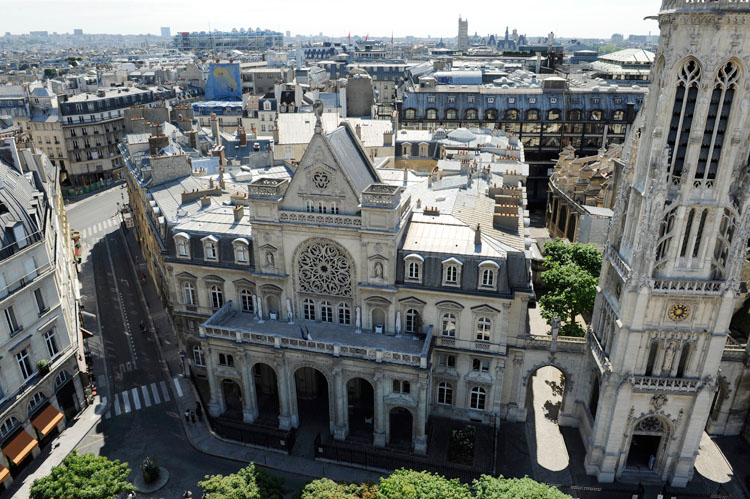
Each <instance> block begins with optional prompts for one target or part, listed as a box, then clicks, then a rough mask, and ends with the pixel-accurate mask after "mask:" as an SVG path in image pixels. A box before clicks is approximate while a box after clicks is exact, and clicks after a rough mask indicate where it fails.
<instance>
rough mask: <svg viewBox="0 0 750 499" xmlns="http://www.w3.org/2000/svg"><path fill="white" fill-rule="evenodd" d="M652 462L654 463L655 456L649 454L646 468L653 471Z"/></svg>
mask: <svg viewBox="0 0 750 499" xmlns="http://www.w3.org/2000/svg"><path fill="white" fill-rule="evenodd" d="M654 464H656V456H654V455H653V454H651V455H650V456H649V458H648V469H649V470H651V471H654Z"/></svg>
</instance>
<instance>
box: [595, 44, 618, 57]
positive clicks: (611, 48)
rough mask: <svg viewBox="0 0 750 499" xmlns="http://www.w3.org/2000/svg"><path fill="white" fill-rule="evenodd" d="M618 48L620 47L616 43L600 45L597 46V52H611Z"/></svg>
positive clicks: (602, 53) (601, 53)
mask: <svg viewBox="0 0 750 499" xmlns="http://www.w3.org/2000/svg"><path fill="white" fill-rule="evenodd" d="M618 50H620V47H618V46H617V45H612V44H608V45H602V46H601V47H599V54H600V55H604V54H611V53H612V52H617V51H618Z"/></svg>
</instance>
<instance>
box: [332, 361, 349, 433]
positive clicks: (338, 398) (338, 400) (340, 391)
mask: <svg viewBox="0 0 750 499" xmlns="http://www.w3.org/2000/svg"><path fill="white" fill-rule="evenodd" d="M333 390H334V393H335V395H334V405H333V407H334V414H335V416H336V421H335V422H334V433H333V436H334V438H335V439H336V440H344V439H346V435H347V434H348V433H349V425H348V424H347V421H346V419H347V416H348V414H347V408H348V406H347V400H346V398H347V397H346V392H345V390H344V373H343V372H342V371H341V368H340V367H337V368H335V369H334V370H333ZM330 402H331V401H330V400H329V403H330Z"/></svg>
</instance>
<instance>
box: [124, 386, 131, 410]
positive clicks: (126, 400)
mask: <svg viewBox="0 0 750 499" xmlns="http://www.w3.org/2000/svg"><path fill="white" fill-rule="evenodd" d="M122 403H123V405H124V406H125V414H127V413H129V412H130V398H128V391H127V390H125V391H124V392H122Z"/></svg>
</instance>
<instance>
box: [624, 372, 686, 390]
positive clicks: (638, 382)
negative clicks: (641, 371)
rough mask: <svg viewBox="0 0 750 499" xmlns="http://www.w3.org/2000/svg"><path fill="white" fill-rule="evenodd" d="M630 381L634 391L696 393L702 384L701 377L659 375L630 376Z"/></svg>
mask: <svg viewBox="0 0 750 499" xmlns="http://www.w3.org/2000/svg"><path fill="white" fill-rule="evenodd" d="M628 382H629V383H631V384H632V385H633V391H634V392H651V391H655V392H675V393H695V392H697V391H698V389H699V388H700V385H701V380H699V379H692V378H661V377H658V376H630V377H629V378H628Z"/></svg>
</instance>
